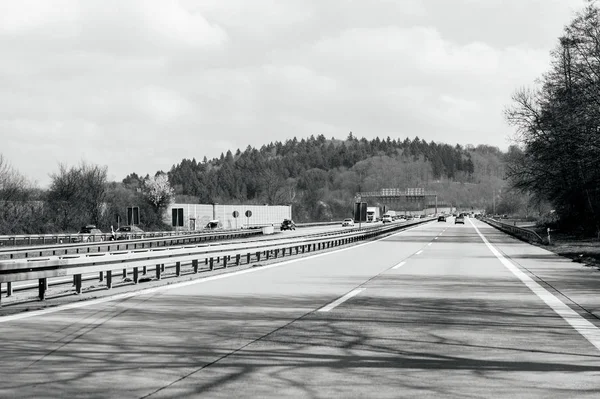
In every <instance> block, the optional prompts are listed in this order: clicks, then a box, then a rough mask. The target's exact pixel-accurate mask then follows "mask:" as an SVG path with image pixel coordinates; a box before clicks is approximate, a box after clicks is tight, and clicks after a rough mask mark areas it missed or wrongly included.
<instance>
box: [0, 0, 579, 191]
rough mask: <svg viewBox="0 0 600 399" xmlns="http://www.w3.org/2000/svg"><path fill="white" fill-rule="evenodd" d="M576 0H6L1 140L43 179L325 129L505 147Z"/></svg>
mask: <svg viewBox="0 0 600 399" xmlns="http://www.w3.org/2000/svg"><path fill="white" fill-rule="evenodd" d="M584 5H585V1H584V0H451V1H450V0H368V1H367V0H363V1H358V0H279V1H273V0H252V1H249V0H189V1H187V0H180V1H176V0H139V1H136V0H85V1H75V0H52V1H47V0H19V1H0V54H2V61H1V62H0V154H2V156H3V157H4V159H5V160H6V161H7V162H8V163H9V164H10V165H12V167H13V168H14V169H16V170H17V171H18V172H20V173H21V174H22V175H24V176H25V177H27V178H28V179H29V180H30V181H31V182H32V183H34V184H35V185H37V186H39V187H47V186H48V184H49V183H50V181H51V178H50V175H51V174H52V173H56V172H58V170H59V165H60V164H62V165H66V166H68V167H71V166H77V165H80V164H81V163H82V162H86V163H88V164H92V165H101V166H107V168H108V177H109V180H111V181H120V180H122V179H123V178H124V177H125V176H127V175H128V174H130V173H133V172H135V173H137V174H139V175H143V176H145V175H146V174H150V175H153V174H154V173H156V172H157V171H159V170H163V171H168V170H170V169H171V167H172V166H173V165H175V164H178V163H179V162H181V160H182V159H184V158H186V159H192V158H196V159H197V160H198V161H200V160H202V159H203V158H204V156H206V157H207V158H208V159H212V158H215V157H219V156H220V154H221V153H222V152H226V151H227V150H231V151H232V152H235V151H236V150H237V149H238V148H239V149H241V150H244V149H245V148H246V147H247V146H248V145H251V146H253V147H260V146H262V145H264V144H268V143H270V142H274V141H281V142H285V141H286V140H288V139H292V138H293V137H297V138H298V139H301V138H306V137H309V136H310V135H315V136H316V135H318V134H323V135H325V137H327V138H331V137H335V138H338V139H344V138H346V137H347V136H348V134H349V132H352V133H353V135H354V136H356V137H359V138H360V137H366V138H369V139H371V138H375V137H380V138H386V137H388V136H389V137H391V138H399V139H402V140H403V139H405V138H406V137H409V138H411V139H412V138H414V137H416V136H418V137H419V138H422V139H425V140H427V141H428V142H429V141H432V140H433V141H435V142H438V143H448V144H452V145H454V144H456V143H459V144H462V145H466V144H473V145H477V144H487V145H493V146H497V147H499V148H500V149H502V150H505V149H507V148H508V146H509V145H510V144H511V139H510V137H511V136H512V135H513V131H512V129H511V127H510V126H508V125H507V124H506V122H505V120H504V117H503V110H504V109H505V107H506V106H507V105H509V104H510V101H511V100H510V98H511V95H512V94H513V93H514V91H515V90H517V89H519V88H521V87H532V86H533V85H534V82H535V79H536V78H539V77H540V76H541V75H542V74H543V73H544V72H545V71H546V70H547V69H548V67H549V63H550V51H551V50H552V49H553V48H554V47H555V46H556V44H557V42H558V39H557V38H558V37H559V36H560V35H561V34H562V32H563V28H564V26H565V25H567V24H568V23H569V22H570V21H571V20H572V18H573V17H574V13H575V12H577V11H579V10H581V9H582V8H583V7H584Z"/></svg>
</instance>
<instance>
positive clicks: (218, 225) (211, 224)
mask: <svg viewBox="0 0 600 399" xmlns="http://www.w3.org/2000/svg"><path fill="white" fill-rule="evenodd" d="M221 227H222V225H221V222H219V221H218V220H211V221H210V222H208V223H207V224H206V226H204V228H205V229H209V230H214V229H219V228H221Z"/></svg>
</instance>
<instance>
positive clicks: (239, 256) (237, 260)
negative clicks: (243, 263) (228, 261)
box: [235, 254, 242, 266]
mask: <svg viewBox="0 0 600 399" xmlns="http://www.w3.org/2000/svg"><path fill="white" fill-rule="evenodd" d="M241 257H242V255H240V254H237V255H236V256H235V265H236V266H239V265H240V258H241Z"/></svg>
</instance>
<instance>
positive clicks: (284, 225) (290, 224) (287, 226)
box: [281, 219, 296, 231]
mask: <svg viewBox="0 0 600 399" xmlns="http://www.w3.org/2000/svg"><path fill="white" fill-rule="evenodd" d="M283 230H296V223H294V221H293V220H291V219H283V222H281V231H283Z"/></svg>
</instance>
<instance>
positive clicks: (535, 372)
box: [0, 219, 600, 398]
mask: <svg viewBox="0 0 600 399" xmlns="http://www.w3.org/2000/svg"><path fill="white" fill-rule="evenodd" d="M599 274H600V273H598V272H597V271H595V270H591V269H586V268H584V267H583V266H581V265H579V264H575V263H572V262H569V261H567V260H564V259H562V258H559V257H557V256H555V255H552V254H551V253H549V252H547V251H545V250H543V249H540V248H537V247H534V246H530V245H528V244H525V243H522V242H520V241H517V240H514V239H512V238H510V237H508V236H506V235H504V234H502V233H500V232H498V231H497V230H494V229H493V228H491V227H489V226H487V225H485V224H484V223H481V222H479V221H476V220H474V219H466V223H465V225H454V224H453V219H449V221H448V222H447V223H443V222H432V223H428V224H425V225H422V226H419V227H416V228H413V229H410V230H407V231H404V232H401V233H398V234H395V235H393V236H389V237H387V238H385V239H381V240H378V241H374V242H370V243H363V244H360V245H356V246H353V247H350V248H346V249H341V250H337V251H332V252H330V253H326V254H318V255H315V256H311V257H308V258H303V259H297V260H286V261H285V262H283V263H280V264H272V265H267V266H262V267H261V266H259V267H254V268H251V269H247V270H243V271H238V272H233V273H231V274H227V275H219V276H214V277H209V278H207V279H204V280H200V281H193V282H186V283H181V284H173V285H170V286H166V287H161V288H154V289H151V290H145V291H141V292H139V293H136V294H130V295H129V296H127V297H121V298H120V299H113V300H107V299H102V300H96V301H90V302H86V303H84V304H77V305H75V306H73V305H71V306H68V307H66V308H51V309H47V310H44V311H41V312H30V313H27V314H21V315H16V316H11V317H4V318H0V337H1V340H0V356H1V357H0V397H3V398H4V397H6V398H9V397H10V398H16V397H27V398H31V397H56V398H59V397H60V398H75V397H85V398H89V397H100V398H101V397H106V398H117V397H118V398H129V397H131V398H143V397H150V398H187V397H207V398H234V397H251V398H256V397H261V398H262V397H271V398H281V397H302V398H331V397H340V398H353V397H354V398H370V397H381V398H398V397H456V398H466V397H494V398H498V397H544V398H548V397H590V398H592V397H594V398H597V397H598V396H599V395H600V349H599V348H600V332H599V331H600V330H598V326H599V325H600V322H599V320H598V319H597V318H596V316H595V315H598V314H599V312H600V300H598V299H597V298H598V295H597V287H600V277H599Z"/></svg>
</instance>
